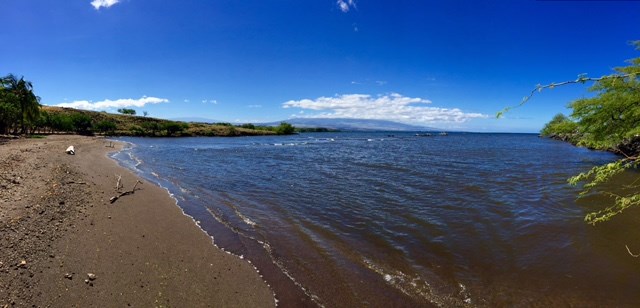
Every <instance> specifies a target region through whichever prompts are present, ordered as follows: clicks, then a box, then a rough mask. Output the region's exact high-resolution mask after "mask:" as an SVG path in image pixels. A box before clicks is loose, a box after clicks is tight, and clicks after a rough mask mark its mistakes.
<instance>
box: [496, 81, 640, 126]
mask: <svg viewBox="0 0 640 308" xmlns="http://www.w3.org/2000/svg"><path fill="white" fill-rule="evenodd" d="M637 76H638V74H637V73H630V74H611V75H605V76H601V77H587V74H580V75H578V78H576V80H568V81H563V82H552V83H550V84H547V85H541V84H537V85H536V87H535V88H534V89H533V90H531V93H529V95H527V96H525V97H523V98H522V101H520V103H519V104H517V105H514V106H509V107H505V108H504V109H502V110H500V111H498V112H497V113H496V118H498V119H499V118H502V117H503V116H504V114H505V113H507V112H509V111H511V110H512V109H515V108H519V107H522V106H523V105H524V104H526V103H527V102H528V101H529V100H530V99H531V98H532V97H533V96H534V95H535V94H536V93H540V92H542V90H545V89H549V90H553V89H554V88H556V87H560V86H565V85H569V84H578V83H579V84H585V83H587V82H598V81H602V80H617V79H623V80H624V79H626V78H629V79H635V78H636V77H637Z"/></svg>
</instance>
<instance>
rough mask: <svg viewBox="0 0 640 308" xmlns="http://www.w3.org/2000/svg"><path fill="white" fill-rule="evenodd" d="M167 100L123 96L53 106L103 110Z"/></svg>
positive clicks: (166, 101)
mask: <svg viewBox="0 0 640 308" xmlns="http://www.w3.org/2000/svg"><path fill="white" fill-rule="evenodd" d="M168 102H169V100H168V99H166V98H157V97H147V96H143V97H141V98H139V99H132V98H124V99H117V100H110V99H105V100H103V101H99V102H91V101H86V100H85V101H74V102H71V103H60V104H57V105H54V106H58V107H69V108H76V109H85V110H104V109H107V108H123V107H143V106H144V105H146V104H159V103H168Z"/></svg>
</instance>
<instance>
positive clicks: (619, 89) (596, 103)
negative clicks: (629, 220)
mask: <svg viewBox="0 0 640 308" xmlns="http://www.w3.org/2000/svg"><path fill="white" fill-rule="evenodd" d="M633 44H634V45H635V47H636V49H637V50H640V41H635V42H633ZM628 62H629V65H628V66H624V67H618V68H615V71H616V72H615V73H614V74H612V75H607V76H602V77H598V78H589V77H586V76H585V75H580V76H578V79H576V80H575V81H567V82H562V83H552V84H549V85H545V86H541V85H538V86H537V87H536V89H535V90H534V91H532V94H531V95H530V96H529V97H525V98H524V100H523V102H522V103H521V104H520V105H522V104H524V103H525V102H526V101H527V100H528V99H529V98H530V97H531V96H532V95H533V93H535V92H539V91H541V90H543V89H553V88H554V87H557V86H561V85H565V84H572V83H586V82H593V85H592V86H591V87H590V89H589V90H590V91H591V92H593V93H595V96H594V97H592V98H582V99H578V100H576V101H574V102H572V103H570V104H569V108H570V109H571V111H572V112H571V115H569V116H565V115H563V114H558V115H556V116H555V117H554V118H553V119H552V120H551V121H550V122H549V123H547V124H546V125H545V126H544V128H543V129H542V131H541V135H542V136H547V137H551V138H555V139H559V140H563V141H568V142H571V143H573V144H575V145H578V146H584V147H588V148H591V149H597V150H608V151H612V152H615V153H617V154H619V155H620V156H621V157H620V158H619V159H618V160H617V161H615V162H612V163H608V164H605V165H602V166H596V167H594V168H592V169H591V170H589V171H586V172H583V173H580V174H578V175H576V176H574V177H571V178H570V179H569V180H568V181H569V183H570V184H572V185H579V184H582V191H581V192H580V194H579V197H585V196H588V195H591V194H602V195H604V196H607V197H608V198H609V199H610V200H611V203H610V204H609V205H608V206H607V207H606V208H604V209H601V210H597V211H594V212H592V213H589V214H587V216H586V217H585V221H586V222H588V223H590V224H597V223H599V222H603V221H607V220H609V219H611V218H612V217H613V216H615V215H617V214H619V213H621V212H623V211H624V210H626V209H628V208H630V207H632V206H638V205H640V192H639V191H640V181H638V180H636V181H635V182H633V183H629V184H628V185H626V186H625V187H621V188H620V192H616V193H613V192H610V191H608V190H607V189H603V188H602V187H603V186H604V184H605V183H608V182H609V181H610V180H611V179H612V178H613V177H615V176H616V175H619V174H620V173H622V172H623V171H625V170H631V169H635V170H637V169H638V167H639V166H640V160H638V157H639V155H640V57H639V58H635V59H631V60H629V61H628ZM499 115H500V114H499ZM639 180H640V179H639Z"/></svg>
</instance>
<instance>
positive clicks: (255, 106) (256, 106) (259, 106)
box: [247, 105, 262, 108]
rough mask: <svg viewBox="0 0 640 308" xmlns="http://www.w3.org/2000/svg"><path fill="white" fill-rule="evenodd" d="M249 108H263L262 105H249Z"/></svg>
mask: <svg viewBox="0 0 640 308" xmlns="http://www.w3.org/2000/svg"><path fill="white" fill-rule="evenodd" d="M247 108H262V105H247Z"/></svg>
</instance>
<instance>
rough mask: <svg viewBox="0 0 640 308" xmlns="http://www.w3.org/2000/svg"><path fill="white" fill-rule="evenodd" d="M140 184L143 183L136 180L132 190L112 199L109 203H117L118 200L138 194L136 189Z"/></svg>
mask: <svg viewBox="0 0 640 308" xmlns="http://www.w3.org/2000/svg"><path fill="white" fill-rule="evenodd" d="M138 184H142V182H140V181H139V180H136V183H135V184H134V185H133V188H132V189H131V190H128V191H125V192H122V193H120V194H119V195H117V196H114V197H111V199H109V202H111V203H114V202H116V200H118V199H120V197H124V196H126V195H133V194H134V193H135V192H136V187H137V186H138Z"/></svg>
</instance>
